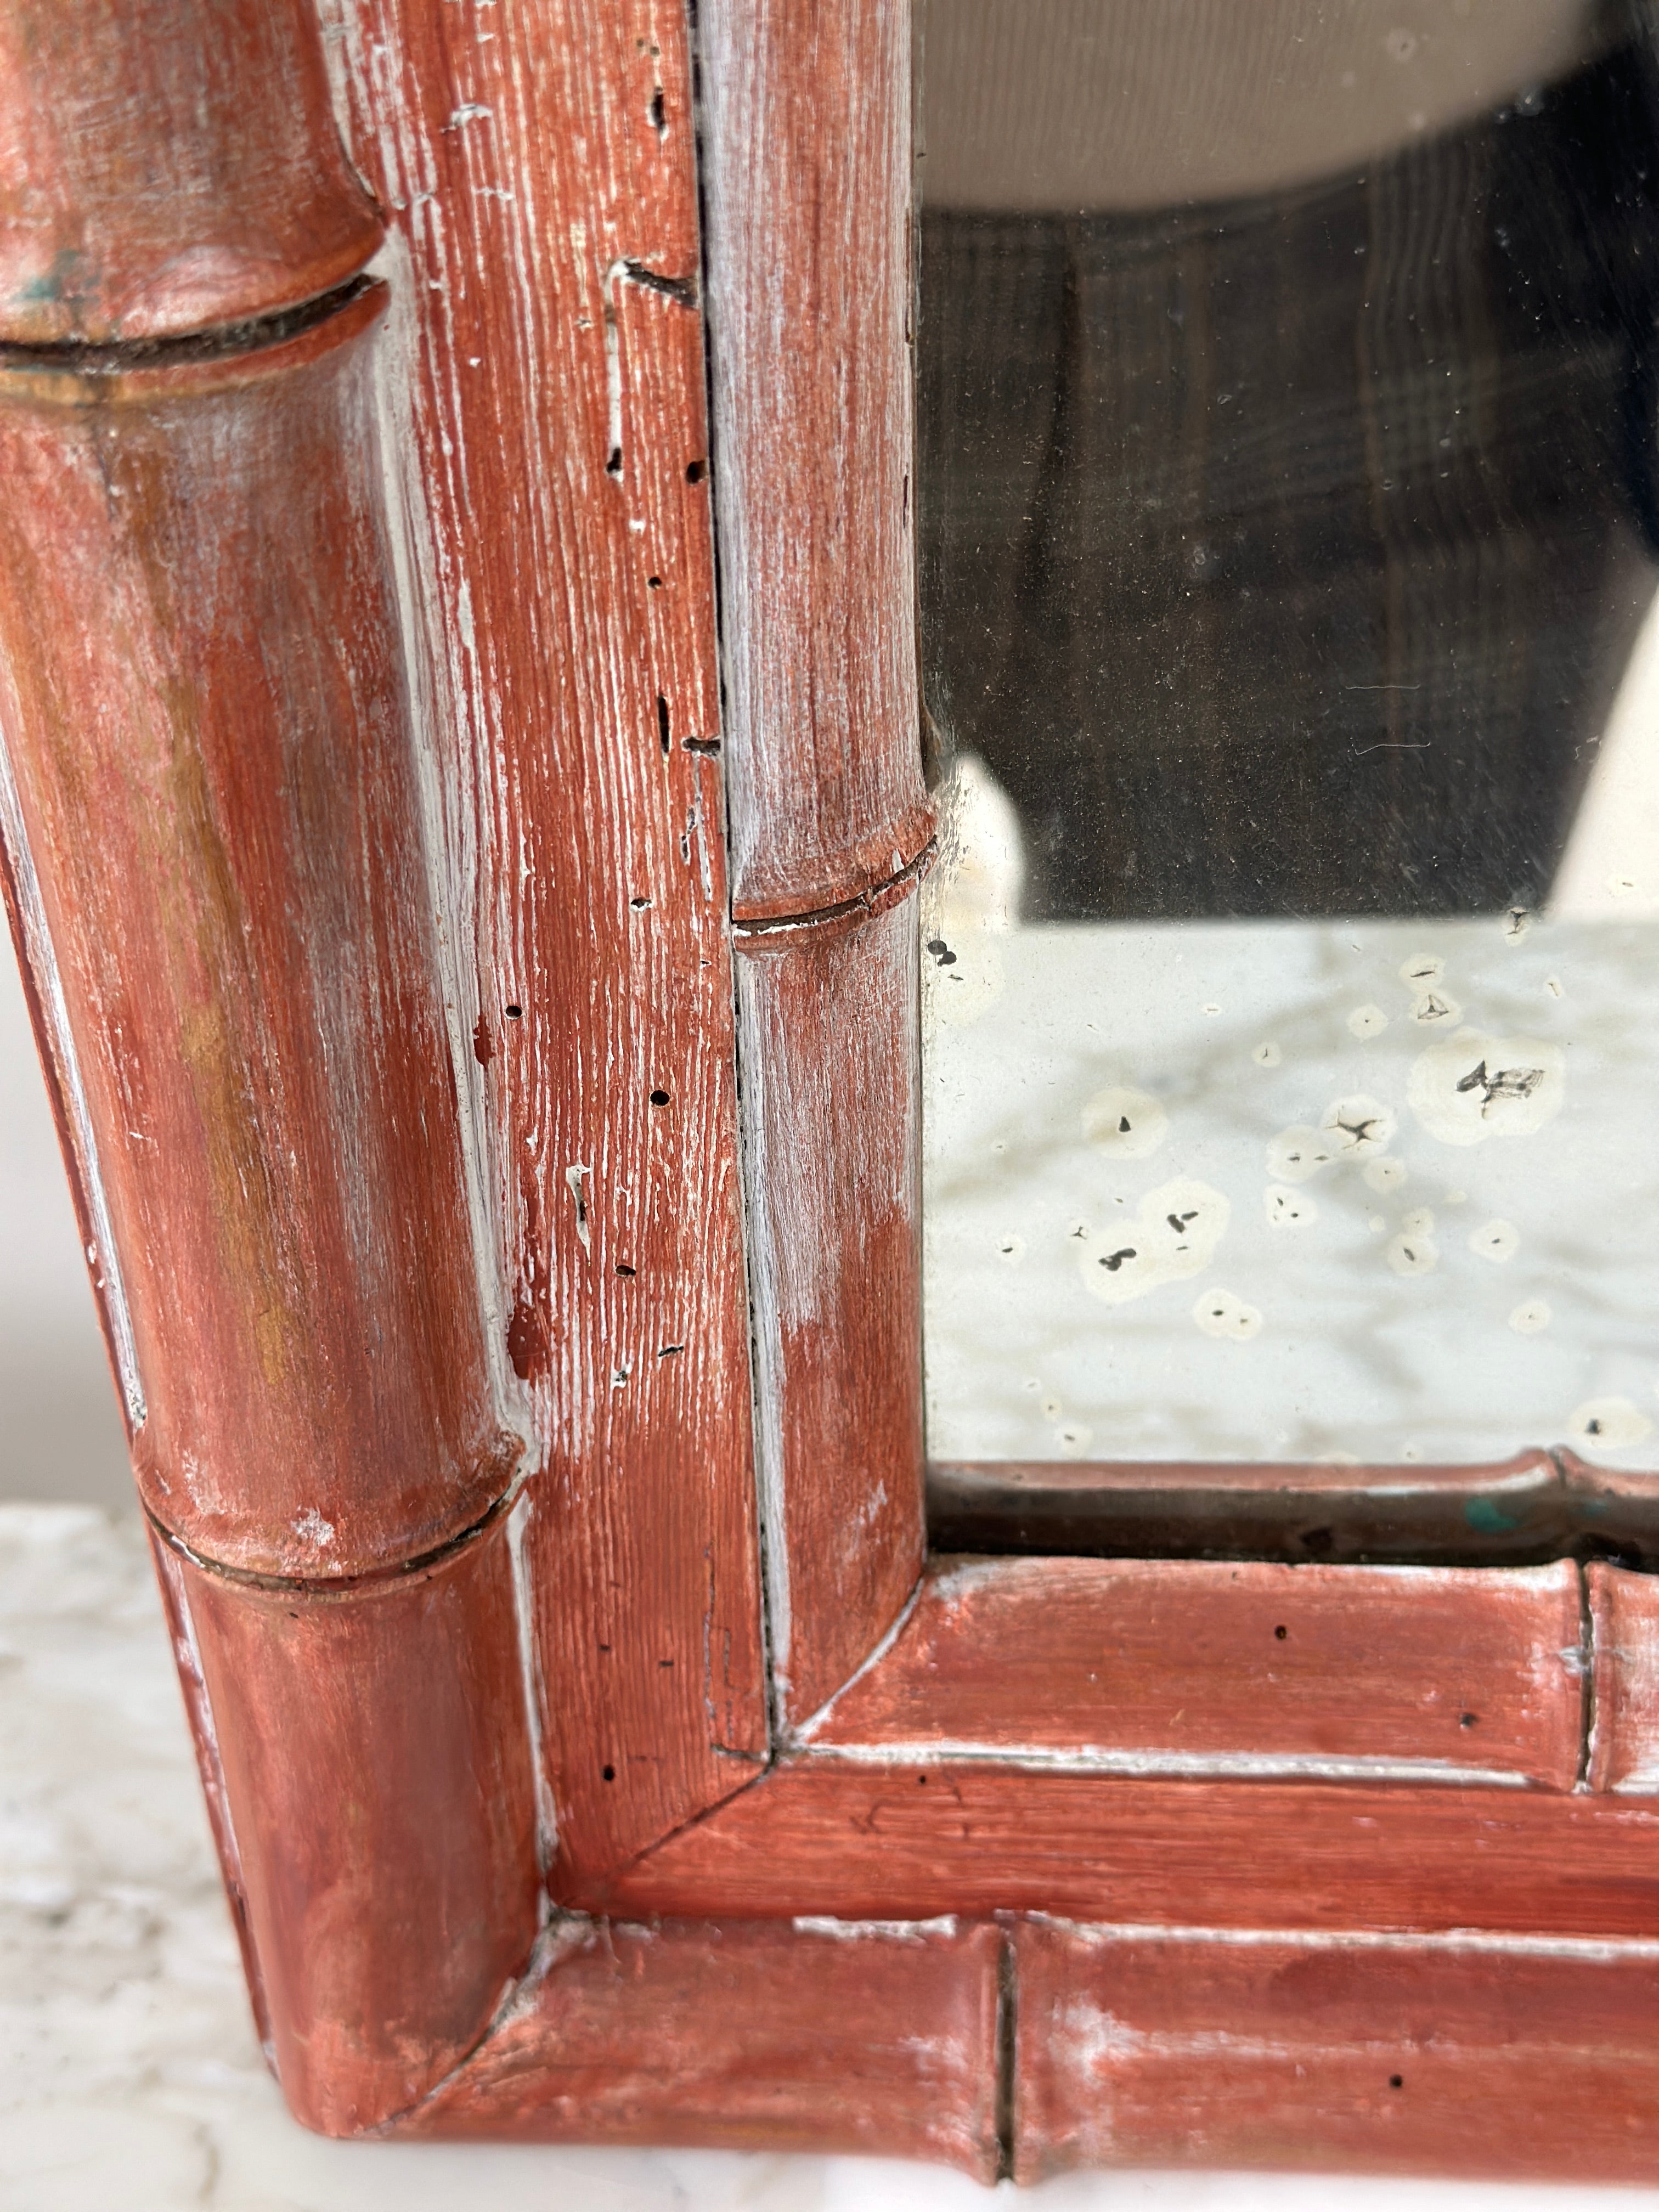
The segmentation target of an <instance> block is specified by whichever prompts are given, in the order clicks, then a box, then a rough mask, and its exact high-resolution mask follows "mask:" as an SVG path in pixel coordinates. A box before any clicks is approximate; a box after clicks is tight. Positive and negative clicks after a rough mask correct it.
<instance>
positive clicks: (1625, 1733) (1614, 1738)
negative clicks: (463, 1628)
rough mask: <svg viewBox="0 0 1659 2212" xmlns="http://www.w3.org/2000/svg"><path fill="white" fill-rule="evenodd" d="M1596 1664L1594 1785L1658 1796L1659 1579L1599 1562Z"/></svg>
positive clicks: (1595, 1575) (1594, 1604) (1592, 1569)
mask: <svg viewBox="0 0 1659 2212" xmlns="http://www.w3.org/2000/svg"><path fill="white" fill-rule="evenodd" d="M1584 1580H1585V1583H1586V1584H1587V1585H1588V1588H1589V1613H1590V1620H1591V1623H1592V1627H1593V1635H1594V1643H1595V1673H1594V1677H1593V1683H1594V1699H1593V1705H1592V1712H1593V1723H1592V1726H1591V1729H1590V1751H1589V1786H1590V1788H1591V1789H1592V1790H1613V1791H1616V1792H1618V1793H1619V1794H1620V1795H1622V1796H1633V1797H1659V1583H1656V1582H1655V1581H1654V1580H1653V1578H1652V1577H1650V1576H1648V1575H1638V1574H1631V1573H1629V1572H1628V1571H1626V1570H1625V1569H1624V1568H1621V1567H1610V1566H1606V1565H1601V1564H1600V1563H1599V1562H1596V1563H1592V1565H1589V1567H1587V1568H1586V1569H1585V1571H1584Z"/></svg>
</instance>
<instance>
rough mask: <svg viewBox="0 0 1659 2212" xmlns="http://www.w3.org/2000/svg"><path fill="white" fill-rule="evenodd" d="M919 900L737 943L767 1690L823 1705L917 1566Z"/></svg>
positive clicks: (922, 1544)
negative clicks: (767, 1601)
mask: <svg viewBox="0 0 1659 2212" xmlns="http://www.w3.org/2000/svg"><path fill="white" fill-rule="evenodd" d="M916 903H917V902H916V898H915V890H914V886H913V885H912V884H910V883H908V882H907V883H906V884H903V885H902V886H901V887H900V893H899V895H898V896H896V897H892V896H890V898H889V900H888V902H887V903H886V904H885V905H884V907H882V908H880V910H878V911H876V912H873V913H872V912H869V911H867V910H866V909H863V908H860V912H859V915H858V918H856V919H852V918H848V917H842V918H840V919H838V920H836V921H830V922H824V923H818V924H816V925H808V926H806V927H802V928H798V929H779V930H775V931H766V932H763V933H754V934H751V935H748V936H745V937H744V938H742V939H739V951H738V1004H739V1006H740V1008H741V1013H742V1042H743V1061H744V1069H745V1073H746V1090H745V1097H744V1114H745V1121H746V1135H747V1146H748V1156H749V1157H748V1167H749V1176H750V1267H751V1270H752V1275H753V1282H754V1292H755V1339H756V1342H755V1370H756V1386H757V1396H758V1399H759V1409H758V1416H757V1451H758V1454H759V1457H760V1465H761V1474H762V1498H763V1510H764V1514H765V1518H766V1536H767V1562H768V1569H769V1592H770V1597H771V1607H770V1616H769V1620H770V1628H771V1638H772V1657H773V1664H774V1669H775V1696H776V1698H777V1701H778V1707H779V1711H780V1714H781V1718H782V1720H783V1723H784V1724H785V1726H786V1727H789V1726H794V1725H798V1724H799V1723H801V1722H802V1721H804V1720H805V1718H806V1717H808V1716H809V1715H810V1714H811V1713H812V1712H813V1711H816V1709H817V1707H818V1706H819V1705H822V1704H823V1702H824V1700H825V1699H827V1698H829V1697H830V1696H831V1695H832V1694H833V1693H834V1692H835V1691H836V1689H837V1688H839V1686H841V1684H842V1682H844V1681H845V1680H846V1679H847V1678H848V1675H849V1674H852V1673H853V1671H854V1668H856V1667H858V1666H859V1665H860V1662H862V1661H863V1659H864V1658H865V1656H866V1654H867V1653H868V1651H869V1650H871V1648H872V1645H873V1644H875V1643H876V1642H877V1640H878V1638H880V1637H881V1636H882V1635H883V1634H884V1632H886V1630H887V1629H888V1627H889V1626H890V1625H891V1623H892V1621H893V1620H895V1618H896V1615H897V1613H898V1611H899V1608H900V1607H901V1606H902V1604H903V1603H904V1601H905V1599H906V1598H907V1597H908V1595H909V1593H910V1591H911V1589H912V1588H913V1587H914V1585H915V1580H916V1577H917V1576H918V1575H919V1574H920V1573H921V1565H922V1558H923V1553H924V1551H925V1548H926V1545H927V1532H926V1528H925V1527H924V1524H923V1518H922V1497H921V1452H922V1436H921V1424H922V1402H921V1253H920V1242H921V1238H920V1231H921V1136H920V1127H919V1121H918V1117H917V1111H916V1103H917V1102H916V1091H917V1084H916V1067H915V1062H916V1053H917V1042H916V1041H917V1036H918V1034H919V1026H918V1013H917V1004H916V993H917V969H916Z"/></svg>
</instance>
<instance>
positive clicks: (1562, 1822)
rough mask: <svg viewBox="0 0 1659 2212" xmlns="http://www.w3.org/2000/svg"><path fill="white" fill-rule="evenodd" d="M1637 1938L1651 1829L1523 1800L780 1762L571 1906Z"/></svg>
mask: <svg viewBox="0 0 1659 2212" xmlns="http://www.w3.org/2000/svg"><path fill="white" fill-rule="evenodd" d="M584 1902H585V1903H586V1904H587V1905H588V1906H589V1907H590V1909H592V1910H601V1909H603V1910H605V1911H617V1912H624V1913H653V1912H663V1913H683V1914H686V1915H690V1916H692V1917H711V1918H720V1917H722V1916H724V1915H728V1914H734V1913H739V1912H741V1913H744V1914H750V1915H757V1914H759V1915H764V1914H770V1913H777V1914H780V1915H782V1914H793V1913H801V1912H835V1913H842V1914H846V1915H848V1916H849V1917H860V1916H867V1917H894V1916H896V1917H901V1918H907V1919H911V1918H925V1917H927V1916H928V1915H930V1914H933V1913H939V1912H959V1913H963V1914H965V1915H968V1916H970V1917H978V1916H982V1915H983V1914H986V1913H989V1912H997V1911H1030V1912H1055V1913H1060V1914H1064V1915H1066V1917H1070V1918H1073V1919H1079V1920H1115V1921H1137V1922H1139V1921H1146V1922H1149V1923H1173V1924H1176V1925H1189V1924H1191V1923H1193V1922H1194V1921H1195V1920H1202V1921H1203V1922H1204V1923H1207V1924H1212V1925H1214V1926H1217V1927H1227V1928H1247V1929H1248V1928H1263V1927H1266V1928H1285V1929H1316V1928H1351V1929H1401V1930H1405V1931H1408V1932H1409V1931H1418V1932H1422V1931H1425V1930H1435V1929H1459V1928H1466V1929H1486V1930H1490V1931H1493V1932H1497V1933H1508V1934H1516V1935H1535V1936H1591V1937H1597V1938H1601V1937H1608V1938H1611V1937H1615V1936H1641V1937H1644V1938H1647V1937H1659V1808H1652V1807H1650V1806H1646V1805H1644V1804H1640V1803H1638V1802H1635V1801H1633V1800H1631V1799H1628V1798H1618V1797H1608V1796H1602V1797H1594V1796H1585V1795H1574V1796H1559V1795H1557V1794H1556V1793H1554V1792H1553V1791H1547V1790H1525V1789H1516V1788H1508V1789H1500V1788H1493V1789H1455V1788H1448V1787H1434V1786H1431V1787H1428V1788H1409V1787H1401V1786H1392V1787H1380V1786H1375V1785H1370V1786H1363V1785H1360V1784H1334V1785H1333V1784H1312V1783H1284V1782H1276V1781H1262V1782H1231V1783H1229V1782H1210V1781H1193V1782H1187V1781H1166V1780H1161V1779H1139V1778H1128V1777H1117V1776H1106V1777H1102V1776H1098V1775H1077V1774H1066V1773H1053V1772H1040V1771H1039V1772H1031V1771H1018V1770H1017V1769H1014V1768H1012V1767H1005V1768H998V1767H995V1766H992V1765H988V1764H987V1765H981V1764H980V1763H978V1762H976V1761H966V1760H964V1761H961V1762H955V1763H953V1762H951V1761H950V1760H948V1759H940V1760H939V1761H938V1762H937V1763H936V1764H929V1765H902V1766H901V1765H894V1766H890V1767H878V1768H867V1767H863V1766H857V1765H838V1764H834V1763H831V1762H829V1761H828V1760H820V1759H799V1760H795V1761H793V1762H791V1763H790V1764H789V1765H786V1766H784V1767H781V1768H780V1769H779V1770H778V1771H775V1773H773V1774H772V1775H770V1776H769V1777H768V1778H767V1779H766V1780H765V1781H764V1782H763V1783H759V1784H756V1785H755V1786H754V1787H753V1788H752V1789H750V1790H745V1791H744V1794H743V1795H742V1796H739V1797H736V1798H734V1799H733V1800H732V1802H731V1803H730V1804H729V1805H725V1806H722V1807H720V1808H719V1809H718V1811H716V1812H715V1813H714V1814H710V1815H709V1816H708V1819H706V1820H702V1821H700V1822H699V1823H697V1825H696V1826H694V1827H691V1828H689V1829H687V1830H686V1831H685V1832H684V1833H683V1834H681V1835H678V1836H675V1837H671V1838H669V1840H668V1841H667V1842H665V1844H662V1845H660V1846H659V1849H658V1850H655V1851H654V1852H653V1853H651V1854H650V1855H649V1857H647V1858H645V1859H643V1860H641V1862H640V1863H639V1864H638V1865H637V1866H635V1867H633V1868H630V1869H629V1870H628V1871H627V1872H626V1873H625V1874H623V1875H621V1876H620V1877H618V1878H617V1879H616V1880H615V1881H612V1882H611V1883H610V1884H608V1885H606V1887H605V1890H604V1891H603V1893H599V1892H596V1893H595V1894H593V1895H592V1896H591V1897H589V1898H587V1899H585V1900H584Z"/></svg>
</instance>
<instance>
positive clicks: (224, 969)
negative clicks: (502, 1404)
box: [0, 288, 520, 1578]
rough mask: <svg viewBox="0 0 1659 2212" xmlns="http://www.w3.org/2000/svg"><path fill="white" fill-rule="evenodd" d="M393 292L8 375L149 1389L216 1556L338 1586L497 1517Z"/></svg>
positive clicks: (22, 555) (181, 1520) (88, 1065)
mask: <svg viewBox="0 0 1659 2212" xmlns="http://www.w3.org/2000/svg"><path fill="white" fill-rule="evenodd" d="M380 304H381V301H380V294H379V292H378V290H377V289H375V288H370V289H368V290H366V291H364V292H362V293H360V294H359V295H357V296H356V299H355V300H354V301H352V302H351V303H350V304H349V305H348V306H346V307H343V308H341V309H340V310H338V311H337V313H333V314H331V315H329V316H327V317H325V319H322V320H320V321H317V322H313V324H311V325H308V326H307V327H306V328H304V329H302V330H301V331H299V332H298V333H297V334H296V335H293V336H290V337H287V338H285V339H283V341H281V342H280V343H276V344H272V345H264V346H256V347H254V348H252V349H244V350H231V351H228V352H218V353H209V354H206V355H204V356H203V357H201V358H183V359H178V360H173V359H162V360H160V361H158V362H154V363H152V364H151V365H149V366H143V367H139V368H127V367H123V366H121V365H120V364H119V362H117V363H115V364H113V365H111V366H109V367H108V368H106V370H105V371H104V372H102V373H93V374H82V373H80V372H79V371H77V370H68V369H64V370H60V369H58V368H51V367H42V366H40V365H38V362H37V365H33V366H32V365H30V363H29V362H28V360H27V357H23V358H22V359H20V358H19V357H18V356H12V359H11V363H10V365H9V367H7V368H5V369H4V370H3V371H0V471H3V474H4V477H5V479H6V482H7V483H8V486H9V490H10V494H11V495H10V496H9V499H8V500H7V501H6V502H5V505H4V507H3V510H0V653H3V660H4V672H3V674H0V726H3V730H4V734H5V738H6V743H7V746H8V749H9V754H10V757H11V761H12V763H13V767H14V769H15V787H16V795H17V799H18V802H19V811H20V815H21V832H22V836H23V838H24V840H25V842H26V843H27V850H28V853H29V854H30V856H31V865H32V867H33V871H34V872H35V873H36V874H37V875H38V878H39V884H40V898H41V903H42V908H43V910H44V914H45V916H46V921H47V924H48V927H49V929H50V934H51V938H52V944H53V945H54V947H55V956H56V963H57V970H58V976H59V978H60V979H61V985H62V990H63V994H64V1006H65V1009H66V1012H67V1018H68V1024H69V1030H70V1036H71V1038H72V1042H73V1048H74V1052H75V1056H76V1062H77V1066H78V1068H79V1071H80V1077H81V1080H82V1084H83V1085H84V1090H85V1095H86V1098H87V1101H88V1112H89V1120H90V1123H91V1128H92V1132H93V1136H94V1141H95V1145H96V1151H97V1162H96V1165H97V1171H98V1174H99V1176H100V1183H101V1188H102V1190H103V1192H104V1193H105V1194H106V1200H107V1206H108V1212H109V1216H110V1218H111V1221H112V1226H113V1231H114V1238H115V1244H116V1249H117V1252H118V1260H119V1267H120V1276H121V1281H122V1283H123V1285H124V1286H125V1299H126V1304H127V1306H128V1308H129V1309H130V1312H131V1330H132V1338H133V1343H134V1346H135V1351H136V1360H137V1379H138V1386H139V1389H141V1391H142V1401H143V1407H144V1415H143V1421H142V1424H141V1425H139V1426H138V1428H137V1436H136V1438H135V1444H134V1450H135V1466H136V1468H137V1476H138V1481H139V1487H140V1490H141V1492H142V1494H143V1498H144V1500H145V1503H146V1504H147V1505H148V1506H149V1508H150V1510H152V1511H153V1512H154V1513H155V1515H156V1516H157V1517H158V1519H160V1520H161V1522H163V1524H164V1525H165V1526H167V1528H171V1529H173V1530H174V1531H175V1532H176V1533H178V1534H181V1535H183V1536H184V1537H185V1538H186V1539H187V1540H188V1541H189V1542H190V1543H191V1546H192V1547H194V1548H195V1549H196V1550H197V1551H198V1552H201V1553H205V1554H206V1555H208V1556H210V1557H211V1558H214V1559H218V1560H221V1561H222V1562H224V1563H227V1564H229V1565H234V1566H238V1567H240V1568H245V1569H248V1570H252V1571H262V1572H276V1573H288V1574H296V1575H301V1576H304V1575H311V1576H315V1577H325V1578H326V1577H340V1576H350V1575H353V1574H359V1573H362V1572H364V1571H369V1570H372V1569H373V1568H374V1567H375V1566H378V1565H386V1564H388V1563H391V1562H394V1561H398V1560H402V1559H409V1558H412V1557H415V1556H417V1555H419V1554H420V1553H423V1552H427V1551H429V1550H431V1549H433V1548H434V1547H435V1546H437V1545H439V1544H441V1543H443V1542H444V1541H447V1540H448V1539H450V1538H452V1537H453V1536H455V1535H456V1534H459V1532H460V1531H461V1530H462V1529H463V1528H466V1527H468V1526H470V1525H471V1523H472V1522H476V1521H477V1520H478V1519H479V1518H480V1516H482V1515H483V1514H484V1513H485V1512H486V1511H488V1510H489V1508H490V1506H491V1505H493V1504H495V1500H496V1499H497V1498H499V1497H500V1496H501V1493H502V1492H503V1490H504V1489H505V1487H506V1486H507V1482H508V1480H510V1478H511V1475H512V1472H513V1466H514V1463H515V1462H516V1459H517V1457H518V1454H519V1451H520V1442H519V1439H518V1437H516V1436H514V1435H513V1434H512V1433H511V1432H510V1431H508V1430H507V1429H506V1428H505V1427H504V1426H503V1425H502V1422H501V1418H500V1416H499V1415H498V1413H497V1410H496V1404H495V1392H494V1390H493V1389H492V1383H491V1376H490V1363H489V1358H488V1356H487V1350H486V1345H485V1340H484V1335H483V1316H482V1314H481V1311H480V1307H479V1299H478V1291H477V1276H476V1263H475V1256H474V1249H473V1241H472V1232H471V1221H470V1218H469V1212H468V1206H467V1200H466V1193H465V1184H464V1180H463V1174H462V1164H461V1150H460V1146H461V1117H460V1114H459V1107H458V1101H457V1095H456V1087H455V1079H454V1073H453V1066H452V1062H451V1058H450V1051H449V1043H448V1038H447V1030H446V1023H445V1017H444V1010H443V1006H442V1000H441V993H440V987H439V982H438V978H437V972H436V957H435V943H434V929H433V923H432V919H431V908H430V899H429V894H428V887H427V883H426V878H425V873H424V866H423V861H422V841H421V813H420V803H419V798H418V793H417V789H416V761H415V757H414V754H413V751H412V748H411V738H410V726H409V720H408V712H407V693H406V689H405V685H404V673H403V668H402V663H401V658H400V652H399V645H398V622H397V617H396V613H395V610H394V608H393V605H392V599H391V594H390V564H389V561H388V557H387V547H386V537H385V532H384V528H383V526H382V521H381V515H380V482H379V475H378V462H377V447H376V439H375V411H374V404H373V397H372V387H371V382H370V374H371V363H370V358H369V353H370V342H371V334H372V331H373V327H374V321H375V318H376V315H377V313H378V312H379V309H380Z"/></svg>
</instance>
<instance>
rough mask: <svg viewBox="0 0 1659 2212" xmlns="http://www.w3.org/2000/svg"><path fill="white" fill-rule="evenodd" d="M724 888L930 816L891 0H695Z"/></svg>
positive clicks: (761, 905) (773, 911) (904, 28)
mask: <svg viewBox="0 0 1659 2212" xmlns="http://www.w3.org/2000/svg"><path fill="white" fill-rule="evenodd" d="M698 24H699V34H700V38H701V41H702V94H703V100H704V110H703V126H704V177H705V186H706V191H707V195H708V283H709V316H710V323H711V330H712V339H711V344H712V352H713V364H714V424H715V434H716V447H717V451H716V459H717V462H718V476H717V479H716V493H717V496H718V500H719V509H720V534H721V562H722V571H721V573H722V582H723V590H724V598H725V610H726V680H727V685H728V701H729V708H730V714H731V732H730V736H731V757H732V761H731V764H732V912H733V914H734V915H736V916H737V918H738V920H739V921H766V920H773V919H778V918H788V917H793V916H797V915H803V914H806V913H810V912H812V911H815V910H817V909H819V908H825V907H832V906H837V905H841V904H842V903H843V902H847V901H848V900H853V899H857V898H860V897H861V896H865V895H866V894H867V893H868V892H869V891H871V890H872V889H874V888H875V887H876V886H878V885H879V884H883V883H885V882H887V881H889V880H890V878H893V877H895V876H896V875H897V874H899V873H900V872H901V871H902V869H904V868H905V867H906V866H909V865H910V864H912V863H913V862H914V861H915V859H916V858H917V856H918V854H920V853H921V850H922V848H923V847H924V846H925V845H926V844H927V840H928V838H929V837H930V836H931V835H932V817H931V813H930V810H929V808H928V805H927V794H926V793H925V791H924V789H923V786H922V776H921V736H920V732H921V713H920V707H919V703H918V699H917V690H916V661H915V651H916V648H915V533H914V519H915V498H914V496H913V493H912V487H911V482H910V472H911V469H912V466H913V459H912V448H913V443H914V434H913V425H912V401H911V360H910V349H911V342H912V333H911V329H910V319H911V292H912V276H911V266H910V197H911V193H910V23H909V9H908V7H906V6H902V5H901V6H895V5H893V4H891V0H840V4H837V5H833V6H832V5H826V4H822V0H806V4H802V0H704V4H703V5H702V7H700V9H699V10H698Z"/></svg>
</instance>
